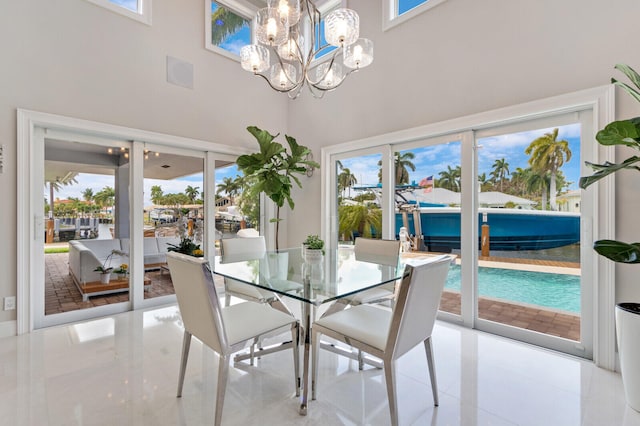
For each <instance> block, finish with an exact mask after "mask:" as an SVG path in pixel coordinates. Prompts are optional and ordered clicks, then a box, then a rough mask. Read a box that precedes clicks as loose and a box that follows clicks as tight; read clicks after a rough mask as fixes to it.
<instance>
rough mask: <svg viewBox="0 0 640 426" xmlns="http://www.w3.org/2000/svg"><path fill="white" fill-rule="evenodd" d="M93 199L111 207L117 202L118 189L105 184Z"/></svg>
mask: <svg viewBox="0 0 640 426" xmlns="http://www.w3.org/2000/svg"><path fill="white" fill-rule="evenodd" d="M93 199H94V201H95V202H96V203H98V204H99V205H100V206H102V207H104V208H107V207H111V206H113V205H114V203H115V199H116V191H115V190H114V189H113V188H112V187H110V186H105V187H104V188H102V189H101V190H100V191H98V192H97V193H96V195H94V196H93Z"/></svg>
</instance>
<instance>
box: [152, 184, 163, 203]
mask: <svg viewBox="0 0 640 426" xmlns="http://www.w3.org/2000/svg"><path fill="white" fill-rule="evenodd" d="M163 196H164V194H163V192H162V187H161V186H160V185H153V186H152V187H151V202H152V203H153V204H156V205H159V204H160V203H161V201H162V197H163Z"/></svg>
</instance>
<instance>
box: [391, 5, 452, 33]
mask: <svg viewBox="0 0 640 426" xmlns="http://www.w3.org/2000/svg"><path fill="white" fill-rule="evenodd" d="M445 1H447V0H427V1H425V2H424V3H422V4H421V5H418V6H416V7H414V8H413V9H411V10H408V11H406V12H405V13H403V14H401V15H398V13H397V10H398V0H382V30H383V31H387V30H390V29H391V28H394V27H396V26H398V25H400V24H402V23H404V22H406V21H408V20H409V19H411V18H414V17H416V16H418V15H420V14H422V13H424V12H426V11H428V10H431V9H433V8H434V7H436V6H438V5H440V4H442V3H444V2H445Z"/></svg>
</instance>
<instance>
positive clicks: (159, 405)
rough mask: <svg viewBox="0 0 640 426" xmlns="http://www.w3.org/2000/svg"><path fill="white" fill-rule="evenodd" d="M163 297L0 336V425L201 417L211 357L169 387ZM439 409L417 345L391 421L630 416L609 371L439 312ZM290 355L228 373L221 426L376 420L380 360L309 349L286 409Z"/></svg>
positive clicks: (614, 421)
mask: <svg viewBox="0 0 640 426" xmlns="http://www.w3.org/2000/svg"><path fill="white" fill-rule="evenodd" d="M181 342H182V327H181V322H180V318H179V314H178V310H177V307H176V306H170V307H165V308H162V309H154V310H149V311H146V312H141V311H137V312H130V313H126V314H121V315H117V316H114V317H109V318H104V319H99V320H93V321H87V322H83V323H78V324H72V325H67V326H62V327H56V328H49V329H45V330H39V331H35V332H33V333H31V334H28V335H24V336H18V337H9V338H4V339H0V424H1V425H208V424H213V423H212V419H213V410H214V406H213V402H214V401H215V389H216V387H215V383H216V374H217V373H216V372H217V362H218V361H217V357H216V356H215V355H214V353H213V352H212V351H211V350H209V349H205V350H203V347H202V345H201V344H200V343H196V342H194V344H192V346H191V356H190V359H189V365H188V367H187V377H186V380H185V387H184V392H183V397H182V398H181V399H177V398H176V397H175V392H176V383H177V375H178V364H179V357H180V349H181ZM434 347H435V353H436V369H437V372H438V382H439V386H440V406H439V407H438V408H434V407H433V402H432V399H431V388H430V386H429V382H428V377H427V373H426V369H427V367H426V360H425V357H424V352H423V350H422V348H421V347H418V348H416V349H414V350H413V351H412V352H410V353H408V354H407V355H405V357H403V358H402V359H401V360H400V361H399V362H398V372H399V377H398V388H399V413H400V423H401V424H402V425H536V426H539V425H563V426H568V425H640V413H638V412H636V411H634V410H632V409H631V408H630V407H628V406H627V405H626V404H625V402H624V395H623V389H622V382H621V379H620V376H619V375H618V374H615V373H612V372H609V371H605V370H602V369H599V368H597V367H595V366H594V365H593V364H592V363H591V362H589V361H585V360H581V359H578V358H573V357H569V356H565V355H562V354H558V353H554V352H551V351H547V350H543V349H538V348H535V347H532V346H529V345H525V344H521V343H518V342H515V341H511V340H507V339H502V338H499V337H495V336H491V335H487V334H484V333H479V332H475V331H472V330H468V329H464V328H460V327H457V326H454V325H450V324H447V323H442V322H439V323H437V325H436V329H435V332H434ZM292 375H293V367H292V361H291V352H290V351H286V352H281V353H278V354H274V355H269V356H265V357H263V359H261V360H260V361H259V364H258V366H256V367H250V366H248V365H244V364H242V365H236V366H235V368H232V369H231V371H230V382H229V385H228V387H227V395H226V399H225V407H224V414H223V424H225V425H294V424H295V425H321V426H331V425H387V424H389V417H388V405H387V399H386V391H385V384H384V376H383V374H382V372H381V370H376V369H373V368H367V369H366V370H365V371H364V372H358V370H357V365H356V364H355V362H353V361H349V360H347V359H345V358H342V357H338V356H336V355H334V354H332V353H329V352H326V351H322V354H321V365H320V379H319V381H320V383H319V390H318V400H317V401H313V402H311V403H310V405H309V415H308V416H307V417H301V416H299V415H298V412H297V409H298V402H297V399H296V398H295V397H294V396H293V385H292Z"/></svg>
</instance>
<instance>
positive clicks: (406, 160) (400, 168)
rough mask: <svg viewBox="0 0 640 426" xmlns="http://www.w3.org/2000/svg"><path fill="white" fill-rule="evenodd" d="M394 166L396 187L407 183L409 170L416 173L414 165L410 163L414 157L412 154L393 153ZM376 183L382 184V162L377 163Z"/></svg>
mask: <svg viewBox="0 0 640 426" xmlns="http://www.w3.org/2000/svg"><path fill="white" fill-rule="evenodd" d="M394 157H395V158H394V165H395V175H396V186H397V185H404V184H407V183H409V170H407V169H411V171H412V172H415V171H416V165H415V164H413V162H411V160H413V159H414V158H416V155H415V154H414V153H413V152H410V151H408V152H405V153H403V154H402V155H400V153H399V152H397V151H396V152H395V153H394ZM378 167H380V169H379V170H378V182H382V160H380V161H378Z"/></svg>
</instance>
